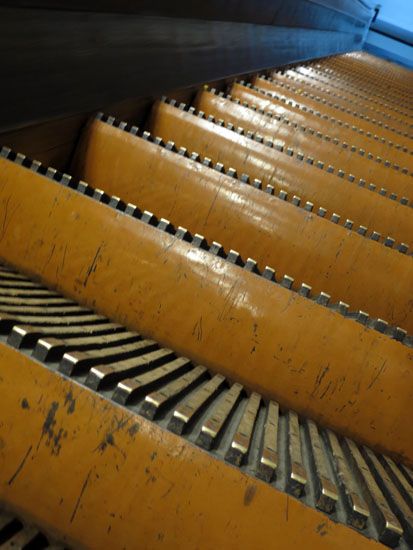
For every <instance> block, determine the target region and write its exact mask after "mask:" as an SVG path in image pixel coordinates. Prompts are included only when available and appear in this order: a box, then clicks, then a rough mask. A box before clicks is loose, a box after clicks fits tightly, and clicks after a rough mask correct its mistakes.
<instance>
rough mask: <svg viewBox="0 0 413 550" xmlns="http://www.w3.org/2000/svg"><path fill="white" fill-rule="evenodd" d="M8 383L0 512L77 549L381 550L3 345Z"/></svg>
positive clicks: (1, 424)
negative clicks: (2, 507) (10, 512)
mask: <svg viewBox="0 0 413 550" xmlns="http://www.w3.org/2000/svg"><path fill="white" fill-rule="evenodd" d="M0 374H1V376H0V394H1V396H2V399H1V401H0V419H1V420H0V501H3V502H6V503H7V505H8V506H9V507H11V508H12V509H14V510H16V511H18V512H19V513H21V514H23V516H25V517H27V518H29V519H31V520H32V521H35V522H36V523H37V524H39V525H40V526H41V527H43V528H44V529H46V530H48V531H51V532H52V533H54V534H55V535H57V536H59V537H60V538H63V539H64V541H66V542H67V543H69V544H72V545H73V546H75V547H76V548H88V549H96V550H98V549H99V550H100V549H102V548H111V549H113V550H117V549H123V548H126V549H133V550H134V549H139V550H156V549H158V548H159V549H161V548H180V549H182V550H193V549H195V548H197V549H199V550H202V549H205V550H210V549H213V548H225V549H226V550H227V549H228V550H231V549H234V550H235V549H239V548H242V549H243V550H249V549H251V550H253V549H254V550H255V549H257V548H272V547H274V544H276V546H277V548H282V549H283V550H288V549H291V550H293V549H294V550H295V549H297V548H306V549H314V550H323V549H325V550H331V549H332V548H334V549H337V550H348V549H349V548H357V549H360V550H363V549H369V550H374V549H375V548H377V550H379V549H380V548H382V546H381V545H379V544H378V543H375V542H372V541H371V540H369V539H367V538H365V537H363V536H360V535H359V534H358V533H357V532H356V531H354V530H353V529H350V528H347V527H345V526H343V525H339V524H336V523H334V522H332V521H330V519H329V518H328V517H327V516H325V515H324V514H321V513H319V512H317V511H316V510H314V509H312V508H308V507H306V506H304V505H303V504H301V503H300V502H299V501H297V500H295V499H294V498H292V497H288V496H287V495H286V494H284V493H280V492H278V491H277V490H275V489H274V488H272V487H271V486H269V485H267V484H265V483H263V482H261V481H259V480H256V479H254V478H251V477H249V476H247V475H245V474H243V473H242V472H240V470H238V469H237V468H234V467H232V466H229V465H228V464H226V463H224V462H221V461H218V460H217V459H214V458H212V457H211V456H210V455H208V454H207V453H206V452H204V451H202V450H200V449H199V448H197V447H195V446H193V445H191V444H190V443H188V442H186V441H185V440H183V439H181V438H179V437H178V436H176V435H174V434H171V433H169V432H166V431H164V430H162V429H161V428H159V427H158V426H156V425H154V424H152V423H151V422H150V421H147V420H144V419H143V418H140V417H138V416H136V415H134V414H133V413H131V412H130V411H128V410H126V409H123V408H121V407H119V406H116V405H114V404H112V403H110V402H108V401H106V400H105V399H103V398H101V397H100V396H98V395H97V394H94V393H93V392H91V391H90V390H88V389H86V388H82V387H81V386H79V385H77V384H75V383H72V382H71V381H70V380H68V379H66V378H64V377H62V376H60V375H58V374H57V373H56V372H52V371H50V370H48V369H46V368H44V367H43V366H41V365H40V364H39V363H37V362H35V361H34V360H33V359H31V358H29V357H27V356H23V355H22V354H20V353H19V352H18V351H16V350H13V349H12V348H9V347H7V346H6V345H4V344H1V345H0Z"/></svg>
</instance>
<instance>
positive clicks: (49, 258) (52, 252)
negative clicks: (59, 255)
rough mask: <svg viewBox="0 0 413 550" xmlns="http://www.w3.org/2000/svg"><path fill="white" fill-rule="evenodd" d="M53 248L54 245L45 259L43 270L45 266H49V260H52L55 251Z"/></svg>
mask: <svg viewBox="0 0 413 550" xmlns="http://www.w3.org/2000/svg"><path fill="white" fill-rule="evenodd" d="M55 248H56V245H55V244H54V245H53V246H52V250H51V251H50V254H49V257H48V258H47V260H46V263H45V264H44V266H43V269H46V266H47V265H48V264H49V262H50V260H51V259H52V257H53V254H54V251H55Z"/></svg>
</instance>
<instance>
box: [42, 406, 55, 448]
mask: <svg viewBox="0 0 413 550" xmlns="http://www.w3.org/2000/svg"><path fill="white" fill-rule="evenodd" d="M58 408H59V403H58V402H57V401H53V402H52V404H51V406H50V409H49V412H48V413H47V415H46V420H45V421H44V424H43V427H42V436H44V435H47V436H48V437H49V439H51V438H52V437H53V435H54V432H53V428H54V426H55V425H56V418H55V416H56V412H57V409H58Z"/></svg>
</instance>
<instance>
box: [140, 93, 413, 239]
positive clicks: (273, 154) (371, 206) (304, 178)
mask: <svg viewBox="0 0 413 550" xmlns="http://www.w3.org/2000/svg"><path fill="white" fill-rule="evenodd" d="M149 127H150V130H151V132H152V133H153V134H154V135H156V136H158V135H159V136H161V137H162V138H163V139H164V141H168V140H172V141H174V142H175V143H176V145H177V146H182V147H187V148H188V149H189V150H190V151H191V150H195V151H196V152H197V153H199V154H201V155H203V156H207V157H210V158H211V159H213V161H214V162H222V163H223V164H224V165H225V166H226V167H232V168H235V169H236V170H237V171H238V173H239V174H242V173H244V172H245V173H246V174H248V175H249V176H250V178H258V179H260V180H261V181H262V183H263V185H264V186H265V185H267V184H270V185H274V186H275V187H276V188H277V189H279V188H280V187H281V188H282V189H284V190H285V191H287V193H288V194H291V195H298V196H299V197H300V198H301V200H302V201H303V203H305V202H306V201H310V202H312V203H313V204H314V205H316V207H319V206H322V207H324V208H326V209H327V210H328V213H329V216H331V214H333V213H334V212H337V213H338V214H339V215H340V216H341V217H342V218H343V219H346V218H348V219H350V220H352V221H353V222H354V225H355V226H356V227H358V226H359V225H364V226H365V227H367V228H369V229H370V230H371V231H378V232H380V233H381V234H382V235H383V236H387V235H390V236H391V237H393V238H394V239H397V240H398V241H401V242H406V243H407V244H409V241H410V240H411V238H412V234H413V220H412V216H411V210H410V209H409V208H406V207H405V206H402V205H400V204H397V203H396V202H395V201H391V200H389V199H388V198H386V197H382V196H381V195H379V194H378V193H373V192H372V191H369V190H367V189H363V188H361V187H358V186H357V185H353V184H350V183H348V182H345V181H343V180H342V179H340V178H338V177H337V176H335V175H334V174H329V173H328V172H326V171H324V170H320V169H319V168H317V167H315V166H310V165H309V164H308V163H306V162H303V161H301V160H299V159H297V157H296V156H293V157H290V156H289V155H287V154H285V153H281V152H279V151H277V150H276V149H274V148H270V147H267V146H266V145H264V144H262V143H258V142H256V141H254V140H252V139H250V138H247V137H246V136H243V135H239V134H237V133H236V132H234V131H232V130H228V129H227V128H223V127H221V126H218V125H216V124H214V123H213V122H209V121H208V120H205V119H201V118H198V117H196V116H193V115H191V114H190V113H187V112H185V111H181V110H180V109H178V108H177V107H173V106H172V105H169V104H167V103H157V104H155V106H154V108H153V110H152V115H151V120H150V125H149Z"/></svg>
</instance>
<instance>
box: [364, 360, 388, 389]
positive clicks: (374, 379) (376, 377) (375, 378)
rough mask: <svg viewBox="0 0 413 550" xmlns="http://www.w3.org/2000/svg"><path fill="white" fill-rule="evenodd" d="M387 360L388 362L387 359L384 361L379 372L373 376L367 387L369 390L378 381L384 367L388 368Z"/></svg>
mask: <svg viewBox="0 0 413 550" xmlns="http://www.w3.org/2000/svg"><path fill="white" fill-rule="evenodd" d="M386 362H387V359H386V360H385V361H384V362H383V364H382V366H381V367H380V368H379V369H378V371H377V373H376V374H375V375H374V376H373V379H372V381H371V382H370V384H369V385H368V386H367V389H368V390H369V389H370V388H372V387H373V385H374V384H375V383H376V382H377V380H378V378H379V376H380V375H381V373H382V372H383V371H384V369H385V368H386Z"/></svg>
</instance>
